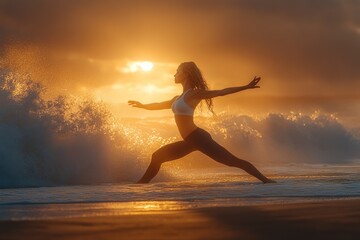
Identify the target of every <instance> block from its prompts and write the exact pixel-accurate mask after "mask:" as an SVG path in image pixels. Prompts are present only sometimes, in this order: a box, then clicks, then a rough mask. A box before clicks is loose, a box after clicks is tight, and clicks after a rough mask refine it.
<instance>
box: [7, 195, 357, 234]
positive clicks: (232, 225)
mask: <svg viewBox="0 0 360 240" xmlns="http://www.w3.org/2000/svg"><path fill="white" fill-rule="evenodd" d="M359 226H360V200H359V199H348V200H346V199H345V200H317V201H312V202H303V203H284V204H279V203H277V204H271V203H270V204H260V205H250V206H249V205H247V206H231V207H206V208H195V209H185V210H173V211H149V212H141V213H139V212H138V213H134V214H120V215H115V216H114V215H109V216H90V217H75V218H60V219H44V220H25V221H11V220H8V221H0V232H1V234H0V239H24V238H26V239H358V237H359V234H360V228H359Z"/></svg>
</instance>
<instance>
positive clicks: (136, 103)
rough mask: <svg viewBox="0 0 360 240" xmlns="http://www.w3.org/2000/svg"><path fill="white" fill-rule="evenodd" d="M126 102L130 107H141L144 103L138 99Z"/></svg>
mask: <svg viewBox="0 0 360 240" xmlns="http://www.w3.org/2000/svg"><path fill="white" fill-rule="evenodd" d="M128 104H129V105H130V106H132V107H137V108H143V107H144V105H143V104H142V103H140V102H138V101H133V100H129V101H128Z"/></svg>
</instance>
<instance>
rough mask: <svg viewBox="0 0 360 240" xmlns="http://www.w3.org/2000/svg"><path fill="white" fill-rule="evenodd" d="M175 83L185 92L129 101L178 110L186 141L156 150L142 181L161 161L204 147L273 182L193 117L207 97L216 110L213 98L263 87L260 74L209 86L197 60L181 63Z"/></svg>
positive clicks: (209, 153) (222, 160)
mask: <svg viewBox="0 0 360 240" xmlns="http://www.w3.org/2000/svg"><path fill="white" fill-rule="evenodd" d="M174 77H175V83H180V84H181V85H182V87H183V93H182V94H181V95H180V96H176V97H174V98H173V99H171V100H169V101H165V102H160V103H150V104H142V103H140V102H137V101H129V102H128V103H129V105H131V106H133V107H138V108H144V109H148V110H159V109H170V108H171V109H172V111H173V112H174V114H175V121H176V125H177V127H178V129H179V132H180V135H181V137H182V138H183V139H184V140H183V141H178V142H174V143H171V144H168V145H165V146H163V147H161V148H160V149H158V150H157V151H155V152H154V153H153V154H152V158H151V163H150V165H149V167H148V169H147V170H146V172H145V174H144V176H143V177H142V178H141V179H140V180H139V181H138V183H148V182H150V180H151V179H153V178H154V177H155V176H156V174H157V173H158V172H159V170H160V166H161V164H163V163H164V162H167V161H171V160H175V159H179V158H181V157H184V156H186V155H187V154H189V153H191V152H193V151H196V150H198V151H200V152H202V153H204V154H206V155H207V156H209V157H211V158H212V159H214V160H215V161H217V162H220V163H222V164H225V165H228V166H231V167H237V168H241V169H243V170H244V171H246V172H247V173H249V174H250V175H252V176H254V177H256V178H258V179H259V180H260V181H262V182H263V183H272V182H274V181H273V180H270V179H268V178H267V177H265V176H264V175H263V174H262V173H260V172H259V171H258V170H257V169H256V168H255V167H254V166H253V165H252V164H251V163H249V162H247V161H245V160H242V159H239V158H237V157H235V156H234V155H233V154H231V153H230V152H229V151H228V150H226V149H225V148H224V147H222V146H221V145H219V144H218V143H216V142H215V141H214V140H213V139H212V138H211V136H210V134H209V133H208V132H206V131H205V130H203V129H201V128H199V127H197V126H196V125H195V124H194V121H193V114H194V109H195V108H196V106H197V105H198V104H199V103H200V102H201V100H205V101H206V104H207V106H208V108H209V110H210V111H211V112H212V111H213V110H212V107H213V104H212V98H214V97H218V96H224V95H227V94H231V93H236V92H239V91H243V90H246V89H253V88H259V86H257V84H258V82H259V81H260V77H255V78H254V80H252V81H251V82H250V83H249V84H248V85H246V86H242V87H231V88H225V89H222V90H212V91H210V90H208V87H207V84H206V82H205V80H204V78H203V77H202V74H201V72H200V70H199V68H198V67H197V66H196V64H195V63H194V62H184V63H181V64H180V66H179V67H178V69H177V72H176V74H175V75H174Z"/></svg>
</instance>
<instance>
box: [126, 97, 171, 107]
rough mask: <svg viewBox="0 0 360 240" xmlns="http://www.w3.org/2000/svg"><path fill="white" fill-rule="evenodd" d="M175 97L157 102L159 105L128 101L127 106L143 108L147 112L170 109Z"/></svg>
mask: <svg viewBox="0 0 360 240" xmlns="http://www.w3.org/2000/svg"><path fill="white" fill-rule="evenodd" d="M175 99H176V97H174V98H173V99H171V100H169V101H164V102H159V103H149V104H142V103H140V102H138V101H133V100H129V101H128V104H129V105H130V106H133V107H137V108H143V109H147V110H161V109H169V108H171V105H172V103H173V102H174V101H175Z"/></svg>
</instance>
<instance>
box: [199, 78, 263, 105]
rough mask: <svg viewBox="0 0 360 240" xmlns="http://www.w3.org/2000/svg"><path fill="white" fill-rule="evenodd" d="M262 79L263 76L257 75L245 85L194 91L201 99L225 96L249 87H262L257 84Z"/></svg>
mask: <svg viewBox="0 0 360 240" xmlns="http://www.w3.org/2000/svg"><path fill="white" fill-rule="evenodd" d="M260 79H261V77H256V76H255V77H254V79H253V80H252V81H251V82H250V83H249V84H247V85H245V86H240V87H229V88H224V89H221V90H200V91H198V92H197V93H194V95H195V96H196V97H198V98H200V99H207V98H214V97H219V96H225V95H228V94H232V93H236V92H240V91H244V90H247V89H254V88H260V86H257V84H258V83H259V81H260Z"/></svg>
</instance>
